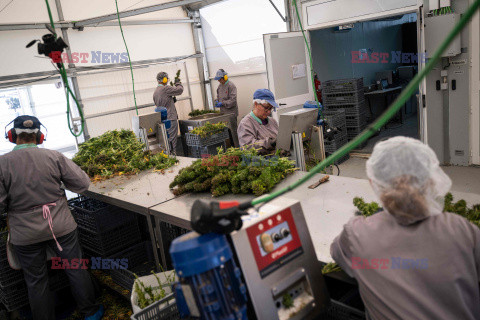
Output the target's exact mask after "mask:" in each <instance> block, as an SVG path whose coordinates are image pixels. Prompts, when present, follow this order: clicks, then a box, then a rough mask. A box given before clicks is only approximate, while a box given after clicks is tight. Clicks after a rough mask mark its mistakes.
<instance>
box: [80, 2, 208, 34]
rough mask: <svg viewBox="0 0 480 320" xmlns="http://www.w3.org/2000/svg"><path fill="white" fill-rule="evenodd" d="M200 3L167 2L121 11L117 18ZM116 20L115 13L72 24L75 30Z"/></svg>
mask: <svg viewBox="0 0 480 320" xmlns="http://www.w3.org/2000/svg"><path fill="white" fill-rule="evenodd" d="M201 1H202V0H177V1H172V2H167V3H162V4H157V5H154V6H149V7H144V8H138V9H133V10H127V11H122V12H120V13H119V16H120V18H126V17H131V16H137V15H140V14H145V13H149V12H155V11H160V10H165V9H171V8H176V7H180V6H186V5H189V4H191V3H195V2H201ZM117 18H118V16H117V14H116V13H112V14H107V15H103V16H99V17H95V18H90V19H85V20H80V21H77V22H75V23H74V27H75V28H79V27H84V26H87V25H91V24H97V23H99V22H105V21H111V20H115V19H117Z"/></svg>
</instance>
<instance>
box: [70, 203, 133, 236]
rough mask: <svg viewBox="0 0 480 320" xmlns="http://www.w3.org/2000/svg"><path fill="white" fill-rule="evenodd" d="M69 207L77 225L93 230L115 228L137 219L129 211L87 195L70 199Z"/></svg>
mask: <svg viewBox="0 0 480 320" xmlns="http://www.w3.org/2000/svg"><path fill="white" fill-rule="evenodd" d="M69 207H70V209H71V211H72V214H73V217H74V218H75V221H76V222H77V224H78V226H79V227H81V228H83V229H85V230H90V231H93V232H99V231H108V230H111V229H115V228H117V227H119V226H121V225H124V224H130V223H132V220H135V219H137V215H136V214H135V213H133V212H131V211H127V210H124V209H122V208H119V207H116V206H112V205H110V204H108V203H105V202H102V201H98V200H96V199H91V198H87V197H79V198H75V199H72V200H70V201H69Z"/></svg>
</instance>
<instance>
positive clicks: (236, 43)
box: [200, 0, 287, 75]
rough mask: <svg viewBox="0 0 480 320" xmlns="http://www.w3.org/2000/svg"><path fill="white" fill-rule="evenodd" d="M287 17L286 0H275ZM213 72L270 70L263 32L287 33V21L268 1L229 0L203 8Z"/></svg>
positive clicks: (208, 56)
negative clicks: (221, 70)
mask: <svg viewBox="0 0 480 320" xmlns="http://www.w3.org/2000/svg"><path fill="white" fill-rule="evenodd" d="M273 2H274V3H275V5H276V6H277V8H278V9H279V10H280V12H281V13H282V15H283V16H285V6H284V1H283V0H273ZM200 16H201V18H202V26H203V35H204V38H205V47H206V55H207V60H208V63H209V68H210V73H211V74H212V75H214V74H215V72H216V71H217V70H218V69H220V68H223V69H225V70H227V72H229V73H231V74H237V73H253V72H262V71H265V70H266V67H265V53H264V47H263V34H266V33H277V32H286V31H287V26H286V23H285V22H284V21H283V20H282V19H281V18H280V16H279V15H278V13H277V12H276V11H275V9H274V8H273V6H272V5H271V3H270V2H269V1H267V0H265V1H259V0H228V1H224V2H221V3H219V4H215V5H211V6H208V7H205V8H203V9H200Z"/></svg>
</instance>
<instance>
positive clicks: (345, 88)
mask: <svg viewBox="0 0 480 320" xmlns="http://www.w3.org/2000/svg"><path fill="white" fill-rule="evenodd" d="M358 90H363V78H352V79H338V80H328V81H324V82H322V95H325V94H330V93H345V92H355V91H358Z"/></svg>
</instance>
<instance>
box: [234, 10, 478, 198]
mask: <svg viewBox="0 0 480 320" xmlns="http://www.w3.org/2000/svg"><path fill="white" fill-rule="evenodd" d="M294 1H295V0H294ZM479 7H480V0H476V1H475V2H474V3H473V4H472V5H471V6H470V7H469V8H468V9H467V11H466V12H465V13H464V14H463V16H462V17H461V19H460V21H459V22H458V23H457V24H456V25H455V27H454V28H453V29H452V31H450V33H449V34H448V35H447V37H446V38H445V40H444V41H443V42H442V44H441V45H440V47H439V48H438V49H437V51H435V53H434V54H433V56H432V58H431V59H430V60H429V62H428V63H427V65H426V66H425V68H424V69H422V70H421V71H420V72H419V73H418V74H417V75H416V76H415V78H413V79H412V81H410V83H409V84H408V86H407V87H406V88H405V90H403V91H402V93H401V94H400V96H399V97H398V98H397V99H396V100H395V101H394V103H393V105H392V106H390V107H389V108H388V109H387V110H386V111H385V112H384V113H383V114H382V115H381V116H380V118H379V119H377V120H376V121H375V122H374V123H372V124H371V125H370V126H369V127H368V128H367V129H366V130H365V131H363V132H362V133H361V134H360V135H358V136H357V137H356V138H355V139H354V140H352V141H350V142H349V143H348V144H346V145H344V146H343V147H342V148H340V149H338V150H337V151H335V152H334V153H333V154H332V155H331V156H330V157H328V158H327V159H325V160H323V161H322V162H320V163H319V164H318V165H316V166H315V167H314V168H313V169H312V170H310V172H308V173H307V174H306V175H305V176H304V177H302V178H301V179H299V180H298V181H296V182H294V183H293V184H291V185H290V186H288V187H286V188H283V189H281V190H278V191H276V192H274V193H272V194H269V195H266V196H264V197H261V198H258V199H255V200H253V201H252V202H251V203H250V204H251V205H252V206H255V205H257V204H260V203H264V202H268V201H271V200H272V199H274V198H276V197H278V196H281V195H282V194H284V193H286V192H288V191H290V190H293V189H295V188H297V187H298V186H300V185H301V184H303V183H305V182H306V181H308V180H310V179H311V178H312V177H313V176H314V175H315V174H317V173H319V172H321V171H322V170H324V169H325V168H326V167H328V166H329V165H332V164H334V163H335V161H337V160H339V159H340V158H342V157H343V156H344V155H346V154H348V153H349V152H350V151H352V150H353V149H355V148H356V147H357V146H359V145H360V144H361V143H362V142H364V141H367V139H368V138H370V137H371V136H372V135H373V134H375V132H377V131H378V130H379V129H380V128H382V127H383V126H384V125H385V124H386V123H387V122H388V121H389V120H390V119H391V118H393V117H394V116H395V115H396V114H397V112H398V111H399V110H400V108H401V107H402V106H403V105H404V104H405V103H406V102H407V100H408V99H409V98H410V97H411V96H412V95H413V94H414V93H415V92H416V91H417V89H418V87H419V85H420V83H421V81H422V80H423V79H424V78H425V77H426V76H427V75H428V73H430V71H431V70H432V69H433V68H434V66H435V65H436V64H437V62H438V61H439V60H440V59H441V57H442V54H443V52H445V50H446V49H447V48H448V46H449V45H450V43H451V42H452V41H453V40H454V39H455V37H456V36H457V35H458V34H459V33H460V32H461V31H462V29H463V28H464V27H465V26H466V25H467V23H468V22H469V20H470V19H471V18H472V17H473V15H474V14H475V11H476V10H477V9H478V8H479ZM242 207H245V205H243V206H242Z"/></svg>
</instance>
